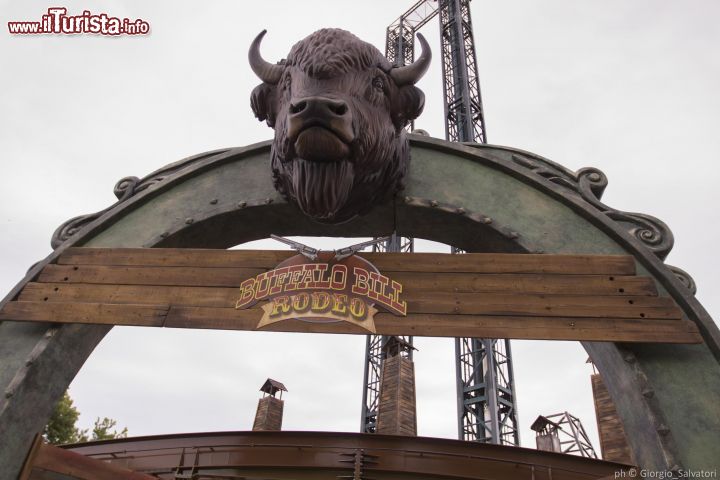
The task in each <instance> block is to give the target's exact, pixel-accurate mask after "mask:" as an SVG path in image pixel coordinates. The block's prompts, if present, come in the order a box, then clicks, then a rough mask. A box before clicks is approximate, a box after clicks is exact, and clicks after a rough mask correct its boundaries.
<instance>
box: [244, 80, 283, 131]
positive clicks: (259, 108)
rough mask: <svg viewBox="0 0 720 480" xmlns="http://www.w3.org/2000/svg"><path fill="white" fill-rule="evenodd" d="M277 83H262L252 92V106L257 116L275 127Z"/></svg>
mask: <svg viewBox="0 0 720 480" xmlns="http://www.w3.org/2000/svg"><path fill="white" fill-rule="evenodd" d="M275 90H276V87H275V85H270V84H269V83H261V84H260V85H258V86H257V87H255V88H254V89H253V91H252V93H251V94H250V107H251V108H252V111H253V113H254V114H255V117H257V119H258V120H260V121H261V122H262V121H263V120H266V121H267V124H268V126H269V127H271V128H275V117H276V114H277V112H276V111H275Z"/></svg>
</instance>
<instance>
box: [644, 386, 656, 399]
mask: <svg viewBox="0 0 720 480" xmlns="http://www.w3.org/2000/svg"><path fill="white" fill-rule="evenodd" d="M642 395H643V397H645V398H652V397H653V395H655V391H654V390H653V389H651V388H646V389H645V390H643V391H642Z"/></svg>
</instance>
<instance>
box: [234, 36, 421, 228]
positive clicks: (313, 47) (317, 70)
mask: <svg viewBox="0 0 720 480" xmlns="http://www.w3.org/2000/svg"><path fill="white" fill-rule="evenodd" d="M265 33H266V32H265V31H263V32H261V33H260V34H259V35H258V36H257V37H256V38H255V40H254V41H253V43H252V45H251V46H250V52H249V55H248V57H249V61H250V66H251V67H252V69H253V71H254V72H255V74H256V75H257V76H258V77H260V79H261V80H262V81H263V83H262V84H260V85H258V86H257V87H256V88H255V89H254V90H253V92H252V95H251V106H252V109H253V112H254V113H255V116H256V117H257V118H258V119H259V120H261V121H262V120H266V121H267V124H268V125H269V126H270V127H272V128H274V129H275V139H274V141H273V144H272V153H271V156H272V172H273V180H274V183H275V188H276V189H277V190H278V191H279V192H280V193H281V194H282V195H283V196H284V197H285V198H286V199H287V200H288V201H290V202H294V203H295V204H296V205H297V206H298V207H299V208H300V210H302V211H303V212H304V213H305V214H306V215H308V216H310V217H311V218H313V219H315V220H317V221H319V222H323V223H341V222H344V221H347V220H350V219H352V218H353V217H355V216H356V215H362V214H364V213H366V212H367V211H368V210H369V209H370V208H372V207H373V206H374V205H375V204H377V203H379V202H382V201H384V200H386V199H388V198H389V197H391V196H393V195H394V194H395V193H396V192H398V191H399V190H401V189H402V187H403V177H404V176H405V174H406V172H407V168H408V163H409V160H410V150H409V147H408V143H407V138H406V137H405V129H404V127H405V126H406V125H407V124H408V123H409V122H410V121H411V120H413V119H415V118H417V116H418V115H420V113H421V112H422V109H423V105H424V102H425V97H424V95H423V93H422V91H421V90H419V89H418V88H416V87H415V86H414V84H415V83H416V82H417V81H418V80H419V79H420V77H422V76H423V74H424V73H425V71H426V70H427V67H428V65H429V63H430V57H431V54H430V48H429V46H428V44H427V41H426V40H425V38H423V36H422V35H420V34H418V38H419V39H420V43H421V45H422V55H421V56H420V58H418V59H417V60H416V61H415V62H414V63H413V64H411V65H407V66H403V67H394V66H393V65H392V64H391V63H390V62H389V61H388V60H387V59H386V58H385V57H384V56H383V55H382V54H381V53H380V51H379V50H378V49H377V48H375V47H374V46H372V45H370V44H369V43H366V42H364V41H362V40H360V39H359V38H357V37H356V36H354V35H353V34H351V33H349V32H346V31H344V30H338V29H323V30H319V31H317V32H315V33H313V34H312V35H310V36H308V37H307V38H305V39H303V40H301V41H300V42H298V43H297V44H295V45H294V46H293V47H292V49H291V50H290V54H289V55H288V57H287V59H285V60H283V61H281V62H279V63H277V64H273V63H270V62H267V61H265V60H263V58H262V56H261V55H260V43H261V41H262V38H263V37H264V35H265Z"/></svg>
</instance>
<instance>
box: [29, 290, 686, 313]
mask: <svg viewBox="0 0 720 480" xmlns="http://www.w3.org/2000/svg"><path fill="white" fill-rule="evenodd" d="M238 296H239V289H237V288H219V287H215V288H211V287H185V286H154V285H153V286H145V285H98V284H63V283H30V284H28V285H27V286H26V287H25V289H24V290H23V291H22V292H21V294H20V297H19V300H21V301H50V302H86V303H93V302H96V303H131V304H151V305H152V304H162V305H166V304H167V305H177V306H199V307H221V308H222V307H234V305H235V302H236V301H237V299H238ZM403 299H405V300H406V301H407V303H408V312H409V313H443V314H453V313H455V314H478V315H480V314H483V315H521V316H522V315H527V316H532V315H539V316H566V317H601V316H602V317H608V318H658V319H672V318H675V319H678V318H681V315H682V313H681V311H680V309H679V308H678V307H677V306H676V305H675V304H674V302H673V301H672V299H670V298H667V297H619V296H614V297H611V296H567V295H525V294H523V295H513V294H497V293H449V292H448V293H445V292H441V293H438V292H418V291H410V292H406V293H404V294H403Z"/></svg>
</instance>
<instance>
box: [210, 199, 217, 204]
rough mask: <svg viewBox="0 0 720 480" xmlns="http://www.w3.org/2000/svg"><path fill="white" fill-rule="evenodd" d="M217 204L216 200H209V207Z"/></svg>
mask: <svg viewBox="0 0 720 480" xmlns="http://www.w3.org/2000/svg"><path fill="white" fill-rule="evenodd" d="M217 202H218V199H217V198H213V199H212V200H210V205H215V204H217Z"/></svg>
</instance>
